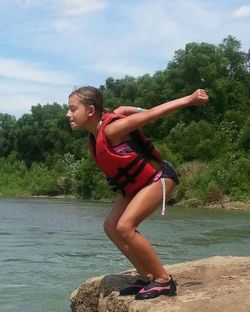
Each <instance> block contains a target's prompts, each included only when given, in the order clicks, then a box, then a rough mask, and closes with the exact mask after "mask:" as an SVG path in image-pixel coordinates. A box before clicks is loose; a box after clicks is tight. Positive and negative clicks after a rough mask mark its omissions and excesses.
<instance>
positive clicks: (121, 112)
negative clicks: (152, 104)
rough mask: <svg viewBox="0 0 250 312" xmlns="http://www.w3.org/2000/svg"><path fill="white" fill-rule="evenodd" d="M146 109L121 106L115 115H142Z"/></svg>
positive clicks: (115, 111)
mask: <svg viewBox="0 0 250 312" xmlns="http://www.w3.org/2000/svg"><path fill="white" fill-rule="evenodd" d="M146 110H147V109H145V108H140V107H135V106H120V107H118V108H116V109H115V110H114V113H116V114H119V115H124V116H129V115H133V114H135V113H140V112H143V111H146Z"/></svg>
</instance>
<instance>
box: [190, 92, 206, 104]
mask: <svg viewBox="0 0 250 312" xmlns="http://www.w3.org/2000/svg"><path fill="white" fill-rule="evenodd" d="M207 102H208V95H207V93H206V91H205V90H203V89H198V90H196V91H195V92H194V93H193V94H191V95H190V105H203V104H206V103H207Z"/></svg>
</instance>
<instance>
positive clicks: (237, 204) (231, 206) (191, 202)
mask: <svg viewBox="0 0 250 312" xmlns="http://www.w3.org/2000/svg"><path fill="white" fill-rule="evenodd" d="M177 205H179V206H184V207H202V208H208V209H226V210H244V211H250V200H248V201H246V202H241V201H233V200H230V198H229V197H223V199H222V200H220V201H218V202H213V203H205V204H201V203H200V202H198V201H197V200H196V199H188V200H181V201H180V202H178V203H177Z"/></svg>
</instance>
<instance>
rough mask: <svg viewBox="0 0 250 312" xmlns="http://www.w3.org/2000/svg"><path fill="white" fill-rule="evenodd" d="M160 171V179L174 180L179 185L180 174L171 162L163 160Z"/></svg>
mask: <svg viewBox="0 0 250 312" xmlns="http://www.w3.org/2000/svg"><path fill="white" fill-rule="evenodd" d="M160 171H161V176H160V178H168V179H171V180H173V181H174V182H175V183H176V184H179V178H178V173H177V171H176V169H175V168H174V166H173V165H172V164H171V163H170V162H169V161H167V160H163V162H162V165H161V168H160Z"/></svg>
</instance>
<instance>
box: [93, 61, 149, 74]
mask: <svg viewBox="0 0 250 312" xmlns="http://www.w3.org/2000/svg"><path fill="white" fill-rule="evenodd" d="M93 70H95V71H96V72H99V73H100V72H101V73H104V74H106V75H108V76H109V75H111V76H116V77H117V76H118V77H124V76H126V75H130V76H140V75H143V74H146V73H148V74H152V73H153V72H155V68H153V67H150V66H146V65H140V64H138V63H132V62H124V61H120V62H118V61H106V62H97V63H95V64H94V66H93Z"/></svg>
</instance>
